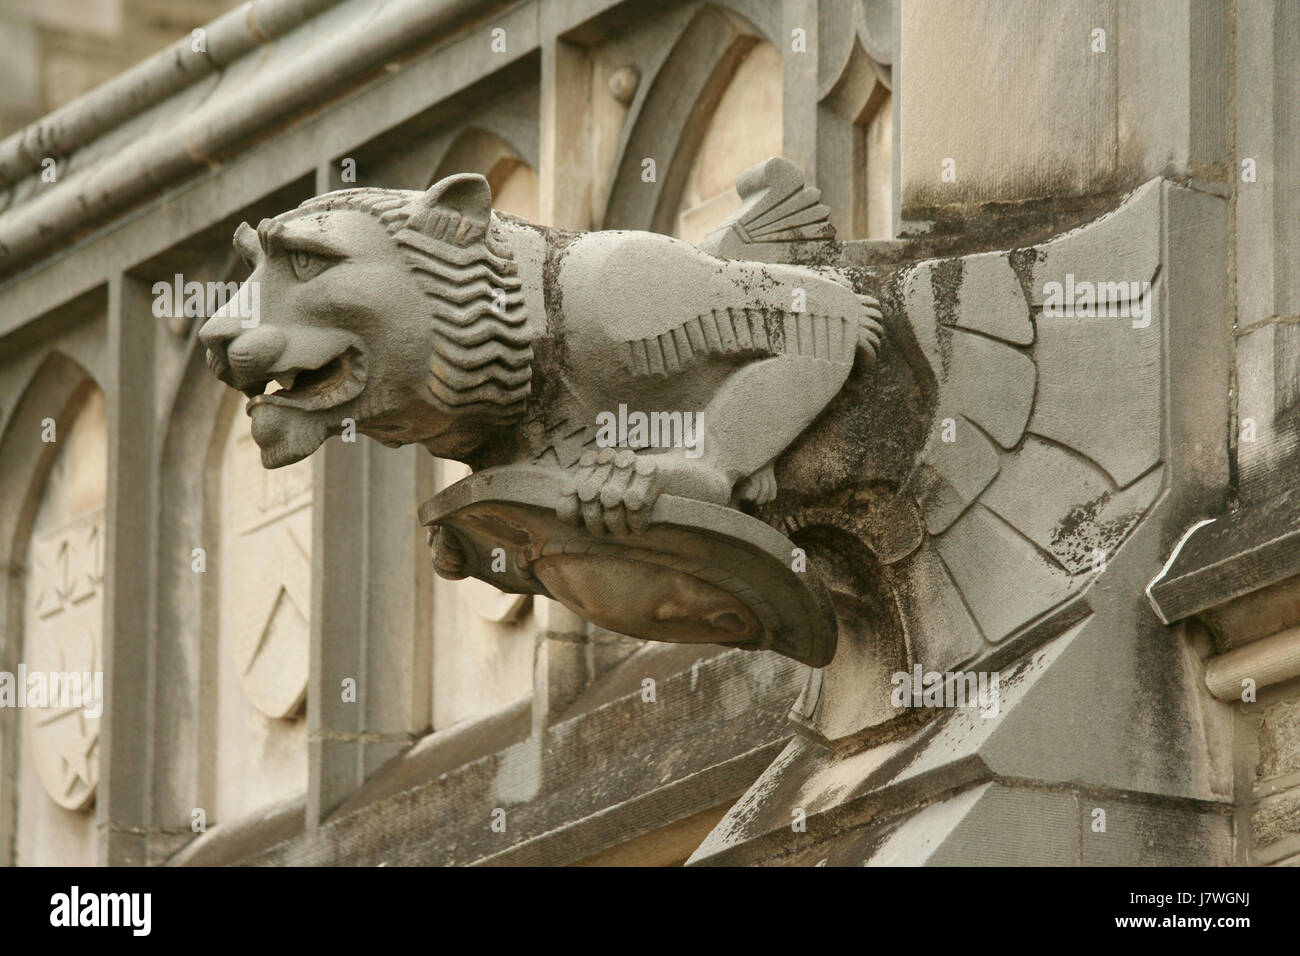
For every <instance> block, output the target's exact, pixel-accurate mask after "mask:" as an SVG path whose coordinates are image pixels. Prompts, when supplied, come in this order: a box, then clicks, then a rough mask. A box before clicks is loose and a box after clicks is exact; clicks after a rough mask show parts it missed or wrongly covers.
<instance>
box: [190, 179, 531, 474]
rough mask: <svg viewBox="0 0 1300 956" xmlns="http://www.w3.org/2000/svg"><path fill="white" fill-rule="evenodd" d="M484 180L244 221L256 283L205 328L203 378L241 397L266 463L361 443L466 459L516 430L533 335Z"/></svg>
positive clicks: (369, 195) (318, 204)
mask: <svg viewBox="0 0 1300 956" xmlns="http://www.w3.org/2000/svg"><path fill="white" fill-rule="evenodd" d="M492 229H493V226H492V192H491V190H490V189H489V187H488V183H487V180H486V179H484V178H483V177H482V176H476V175H472V174H461V175H457V176H449V177H447V178H446V179H443V180H440V181H438V182H437V183H435V184H434V185H433V186H431V187H430V188H429V189H428V190H427V191H425V192H423V193H420V192H403V191H399V190H389V189H353V190H341V191H339V192H335V193H327V194H326V195H324V196H321V197H318V198H316V199H312V200H308V201H307V202H306V203H304V204H303V205H302V206H300V207H299V208H298V209H296V210H293V211H292V212H288V213H284V214H283V215H280V216H277V217H276V218H275V219H268V220H263V221H262V223H261V224H260V225H259V226H258V227H257V229H256V231H255V230H253V229H251V228H250V227H249V226H248V224H247V223H244V224H242V225H241V226H240V227H239V230H238V231H237V232H236V233H235V245H236V247H237V248H238V249H239V251H240V253H241V254H242V255H243V256H244V259H245V260H246V261H247V262H248V265H249V267H250V268H252V270H253V274H252V275H251V276H250V277H249V279H248V281H247V282H246V283H245V284H244V286H243V287H242V288H241V289H240V295H239V297H238V298H237V299H234V300H232V301H231V302H228V303H227V304H226V305H225V307H223V308H222V309H221V310H220V311H219V312H217V313H216V314H215V315H213V317H212V318H211V319H209V320H208V321H207V322H206V323H205V324H204V326H203V328H202V329H200V330H199V338H200V339H201V340H202V342H203V344H204V345H205V346H207V349H208V355H207V358H208V365H209V366H210V367H211V368H212V371H213V372H214V373H216V375H217V377H218V378H220V379H221V380H222V381H223V382H225V383H226V384H227V385H230V386H231V387H232V388H236V389H239V390H240V391H242V392H243V393H244V394H246V395H247V396H248V398H249V401H248V414H249V416H250V417H251V418H252V420H253V439H254V440H255V441H256V442H257V444H258V445H259V446H260V447H261V449H262V464H263V465H265V466H266V467H267V468H279V467H280V466H282V465H288V464H292V463H293V462H295V461H298V460H300V459H302V458H305V457H307V456H308V455H310V454H311V453H312V452H313V451H315V450H316V449H317V448H318V447H319V446H320V444H321V442H323V441H324V440H325V439H326V438H328V437H329V436H330V435H334V434H338V433H339V432H342V431H344V430H345V428H346V426H347V425H348V424H349V423H351V424H352V425H353V426H355V429H356V430H357V431H359V432H362V433H363V434H367V435H370V436H371V437H372V438H375V439H377V440H379V441H381V442H383V443H384V444H386V445H391V446H397V445H404V444H408V443H411V442H420V443H422V444H424V446H425V447H426V448H428V449H429V450H430V451H431V452H433V453H434V454H436V455H441V456H443V457H447V458H461V459H462V460H463V459H464V456H465V455H467V454H469V453H470V452H471V451H472V450H473V449H474V448H475V447H476V446H477V445H478V444H479V443H481V442H482V441H483V440H484V439H485V428H487V427H493V426H500V425H509V424H512V423H514V422H516V421H518V420H519V419H520V417H521V416H522V415H523V413H524V410H525V405H526V402H527V400H528V397H529V395H530V392H531V379H532V357H533V352H532V344H531V343H532V336H533V332H532V331H531V330H530V328H529V324H528V320H527V315H526V313H525V310H524V308H523V292H522V288H521V282H520V279H519V276H518V274H517V269H516V267H515V264H514V261H513V258H512V254H511V252H510V249H509V247H508V246H507V245H505V244H503V242H502V241H501V240H500V239H499V238H497V237H496V236H495V234H494V233H493V232H492Z"/></svg>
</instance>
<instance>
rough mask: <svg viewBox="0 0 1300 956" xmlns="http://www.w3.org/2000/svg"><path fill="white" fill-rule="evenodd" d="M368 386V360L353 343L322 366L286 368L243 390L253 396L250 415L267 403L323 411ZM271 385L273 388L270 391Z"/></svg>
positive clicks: (250, 398)
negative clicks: (365, 359)
mask: <svg viewBox="0 0 1300 956" xmlns="http://www.w3.org/2000/svg"><path fill="white" fill-rule="evenodd" d="M365 385H366V366H365V361H364V359H363V357H362V355H361V352H360V351H358V350H357V349H355V348H353V347H351V346H349V347H348V348H346V349H344V350H343V351H342V352H340V353H339V354H338V355H336V356H334V358H332V359H330V360H329V361H328V362H326V363H325V364H324V365H321V366H320V367H318V368H291V369H286V370H284V371H281V372H277V373H276V374H275V376H274V377H273V378H268V379H266V380H265V381H262V382H254V383H252V384H250V385H248V386H246V387H245V388H243V389H241V391H242V392H243V393H244V394H245V395H247V396H248V398H249V402H248V406H247V411H248V412H249V413H250V414H251V413H252V411H253V409H254V408H256V407H257V406H259V405H263V404H265V405H281V406H283V407H286V408H298V409H302V410H303V411H319V410H321V409H325V408H333V407H334V406H335V405H342V404H343V403H344V402H348V401H351V400H352V399H354V398H356V397H357V396H358V395H360V394H361V390H362V389H363V388H365ZM268 387H272V390H271V391H269V392H268V391H267V388H268Z"/></svg>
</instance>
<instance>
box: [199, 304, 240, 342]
mask: <svg viewBox="0 0 1300 956" xmlns="http://www.w3.org/2000/svg"><path fill="white" fill-rule="evenodd" d="M242 331H244V330H243V328H242V327H241V326H240V324H239V319H238V318H237V317H236V316H233V315H229V314H227V313H226V309H225V308H224V307H223V308H221V309H219V310H218V311H216V312H214V313H213V314H212V317H211V318H210V319H208V321H206V322H204V323H203V327H202V328H200V329H199V341H200V342H202V343H203V344H204V346H205V347H206V348H208V349H209V350H211V351H220V350H221V348H222V346H224V345H225V344H226V343H227V342H229V341H230V340H231V339H233V338H235V337H236V336H238V335H239V333H240V332H242Z"/></svg>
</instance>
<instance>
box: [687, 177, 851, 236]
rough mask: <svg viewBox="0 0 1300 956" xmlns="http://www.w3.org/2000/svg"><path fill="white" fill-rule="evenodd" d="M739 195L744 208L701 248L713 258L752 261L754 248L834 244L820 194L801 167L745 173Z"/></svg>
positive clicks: (828, 219)
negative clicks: (814, 241)
mask: <svg viewBox="0 0 1300 956" xmlns="http://www.w3.org/2000/svg"><path fill="white" fill-rule="evenodd" d="M736 192H737V193H739V194H740V198H741V200H742V202H741V204H740V208H739V209H737V210H736V211H735V212H733V213H732V214H731V215H730V216H728V217H727V218H726V219H724V220H723V221H722V224H721V225H719V226H718V228H716V229H714V230H713V232H711V233H709V234H708V235H707V236H705V237H704V241H703V242H701V243H700V248H701V249H702V250H704V251H705V252H707V253H709V255H713V256H718V257H719V258H722V259H743V258H747V257H748V256H752V252H750V253H748V254H747V253H746V251H745V247H746V246H752V245H753V244H754V243H759V242H791V241H794V240H807V239H834V238H835V227H834V226H832V225H831V211H830V209H829V208H827V207H826V206H824V205H822V203H821V202H820V201H819V200H820V199H821V195H822V194H821V190H819V189H814V188H812V187H811V186H805V185H804V181H803V173H802V172H801V171H800V170H799V167H798V166H796V165H795V164H794V163H792V162H791V161H790V160H788V159H786V158H785V157H783V156H774V157H772V158H771V159H769V160H767V161H765V162H762V163H759V164H758V165H757V166H751V167H750V168H749V169H747V170H745V172H743V173H742V174H741V176H740V179H739V180H737V181H736Z"/></svg>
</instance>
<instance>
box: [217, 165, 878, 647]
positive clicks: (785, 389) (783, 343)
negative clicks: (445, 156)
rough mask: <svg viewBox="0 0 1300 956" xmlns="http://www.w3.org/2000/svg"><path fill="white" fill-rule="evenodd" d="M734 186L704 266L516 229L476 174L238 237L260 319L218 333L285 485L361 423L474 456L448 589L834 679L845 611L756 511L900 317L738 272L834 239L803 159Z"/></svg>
mask: <svg viewBox="0 0 1300 956" xmlns="http://www.w3.org/2000/svg"><path fill="white" fill-rule="evenodd" d="M738 189H739V192H740V194H741V196H742V197H743V198H744V200H745V201H744V204H743V205H742V206H741V208H740V209H739V211H738V212H737V213H736V214H734V215H733V216H732V217H731V218H730V219H728V220H727V222H726V223H725V224H724V225H723V226H722V227H721V228H719V229H718V230H717V231H716V232H715V233H713V234H712V235H711V236H709V237H708V239H707V240H706V241H705V242H704V243H702V245H701V248H699V249H697V248H695V247H694V246H691V245H689V244H688V243H685V242H682V241H680V240H678V239H673V238H670V237H668V236H664V235H660V234H656V233H648V232H632V231H607V232H593V233H585V234H579V233H570V232H563V231H559V230H554V229H547V228H543V227H540V226H536V225H533V224H532V223H528V222H524V221H522V220H519V219H516V218H514V217H511V216H507V215H502V214H500V213H496V212H494V211H493V210H492V205H491V192H490V189H489V187H488V183H487V180H486V179H484V178H483V177H482V176H478V175H470V174H463V175H456V176H451V177H448V178H446V179H443V180H441V181H439V182H437V183H435V184H434V185H433V186H432V187H431V188H430V189H429V190H427V191H425V192H419V191H399V190H389V189H347V190H341V191H338V192H332V193H329V194H326V195H323V196H319V197H317V198H315V199H312V200H309V201H308V202H305V203H304V204H303V205H301V206H300V207H299V208H298V209H296V210H293V211H291V212H288V213H284V214H283V215H280V216H277V217H276V218H275V219H272V220H264V221H263V222H262V223H261V224H260V225H259V226H258V228H257V229H256V230H254V229H252V228H251V227H250V226H248V225H247V224H246V223H245V224H243V225H241V226H240V228H239V230H238V231H237V233H236V235H235V244H236V247H237V248H238V249H239V251H240V252H241V254H242V255H243V257H244V258H245V260H246V261H247V263H248V265H249V267H250V268H251V269H252V270H253V272H252V275H251V277H250V278H249V280H248V283H247V285H248V286H249V287H252V288H255V289H256V290H257V301H258V316H257V320H256V321H255V322H253V321H249V317H248V316H247V315H245V314H243V313H242V312H241V311H240V310H239V309H238V308H231V307H230V306H228V307H227V308H226V309H223V310H222V311H220V312H218V313H217V314H215V315H214V316H213V317H212V318H211V319H210V320H209V321H208V322H207V323H206V324H205V325H204V326H203V328H202V330H201V332H200V337H201V340H202V342H203V344H204V345H205V346H206V347H207V350H208V352H207V355H208V363H209V366H210V367H211V369H212V370H213V372H215V373H216V375H217V376H218V377H219V378H221V380H222V381H224V382H226V383H227V384H229V385H230V386H232V387H234V388H237V389H239V390H241V391H243V392H244V393H245V394H246V395H248V396H249V402H248V414H249V416H250V417H251V419H252V433H253V438H254V439H255V440H256V442H257V444H258V445H259V447H260V448H261V454H262V462H263V464H264V465H265V466H266V467H267V468H276V467H280V466H283V465H287V464H290V463H292V462H295V461H298V460H300V459H302V458H304V457H306V456H307V455H309V454H311V453H312V452H313V451H314V450H315V449H316V448H317V447H318V446H319V445H320V444H321V443H322V442H323V441H324V440H325V439H326V438H327V437H329V436H330V435H334V434H338V433H339V432H340V431H341V430H342V429H343V428H344V423H345V421H347V420H351V421H352V422H353V423H354V425H355V428H356V430H357V431H359V432H361V433H363V434H366V435H369V436H370V437H372V438H375V439H377V440H378V441H380V442H382V443H384V444H386V445H389V446H393V447H396V446H399V445H404V444H408V443H413V442H418V443H420V444H422V445H423V446H424V447H425V448H427V449H428V450H429V451H430V452H432V453H433V454H435V455H438V456H440V457H444V458H451V459H456V460H459V461H462V462H465V463H467V464H469V465H470V466H471V467H472V468H473V469H474V472H475V474H474V475H472V476H471V477H470V478H468V479H466V480H465V481H463V482H461V483H460V484H459V485H457V486H455V487H453V488H451V489H448V491H446V492H444V493H443V494H442V495H439V496H438V497H437V498H435V499H434V500H433V501H432V502H430V503H428V504H427V505H426V507H425V509H423V511H422V515H421V517H422V519H423V520H425V521H426V523H428V524H429V525H431V526H433V527H436V528H437V529H438V532H437V535H436V538H435V539H434V541H433V544H434V546H435V566H436V567H437V569H438V571H439V573H441V574H443V575H444V576H447V577H453V578H457V577H464V576H466V575H473V576H475V577H479V578H481V579H483V580H486V581H489V582H490V583H493V584H495V585H497V586H498V587H501V588H503V589H505V590H509V591H517V592H534V593H540V594H547V595H549V596H552V597H554V598H556V599H557V600H559V601H561V602H562V603H564V604H566V605H567V606H569V607H570V608H572V609H573V610H575V611H576V612H578V613H579V614H582V615H583V616H585V617H587V618H588V619H590V620H592V621H595V622H596V623H599V624H602V625H605V626H607V627H610V628H611V629H613V630H617V631H620V632H623V633H628V634H632V635H635V636H639V637H644V638H648V639H657V640H669V641H702V642H717V643H727V644H734V645H737V646H746V647H772V648H774V649H777V650H780V651H782V652H784V653H786V654H788V655H790V656H792V657H795V658H797V659H799V660H802V661H805V662H807V663H813V664H824V663H826V662H827V661H828V660H829V659H830V657H831V655H832V654H833V652H834V647H835V620H834V614H833V611H832V610H831V606H830V602H829V600H828V598H827V595H826V594H825V592H824V590H823V589H822V588H821V586H820V585H819V583H818V582H816V581H815V579H812V583H811V584H809V583H808V580H809V579H807V578H806V576H804V575H803V571H804V567H803V566H802V562H801V560H800V557H799V552H798V551H797V550H796V548H795V546H794V545H793V544H792V543H790V542H789V541H787V540H786V539H784V538H783V537H782V536H781V535H780V534H778V533H775V532H774V531H773V530H772V529H771V528H770V527H768V526H765V525H763V524H762V523H761V522H759V521H757V520H756V519H754V518H751V517H748V516H747V515H745V514H743V513H742V512H741V511H739V510H736V508H735V507H733V506H741V505H745V506H750V507H754V506H762V505H766V504H768V503H770V502H771V501H773V500H774V499H775V498H776V496H777V491H778V481H777V478H776V476H775V472H774V463H775V462H776V460H777V458H778V457H779V456H780V455H781V453H782V452H783V451H785V450H786V449H787V448H788V447H789V446H790V445H791V443H792V442H794V441H795V439H796V438H798V437H799V435H800V434H801V433H803V432H804V431H805V429H807V428H808V426H809V425H810V424H812V422H813V421H814V420H815V419H816V418H817V417H818V415H820V414H821V413H822V412H823V410H824V409H825V408H826V406H827V404H828V403H829V402H830V401H831V400H832V399H833V398H834V397H835V396H836V394H837V393H839V391H840V390H841V388H842V386H843V385H844V382H845V380H846V378H847V377H848V376H849V373H850V371H851V370H852V369H853V368H854V366H855V364H857V365H860V366H869V365H871V364H872V363H874V361H875V359H876V355H877V352H878V351H879V349H880V347H881V336H882V334H883V331H884V330H883V326H882V325H881V323H880V319H881V312H880V308H879V304H878V302H877V301H876V300H875V299H874V298H873V297H871V296H870V295H867V294H863V293H859V292H856V291H855V290H854V289H853V287H852V285H851V283H850V282H849V281H848V280H847V279H846V278H844V277H843V276H840V275H836V274H834V273H830V272H827V271H818V270H814V269H811V268H806V267H801V266H794V265H769V264H762V263H756V262H745V261H739V260H738V258H737V257H738V256H742V255H743V253H744V250H745V248H746V246H747V245H750V244H752V243H755V242H769V241H780V240H789V239H816V238H822V237H825V236H827V235H828V234H830V235H833V232H831V231H830V227H829V221H828V211H827V209H826V207H825V206H822V205H820V204H819V203H818V201H817V200H818V198H819V194H818V192H817V191H816V190H814V189H809V188H806V187H805V186H804V184H803V179H802V176H801V175H800V174H799V172H798V171H797V169H796V168H795V167H794V166H793V164H791V163H790V162H789V161H788V160H784V159H779V158H778V159H773V160H770V161H768V162H766V163H764V164H761V165H759V166H756V167H754V168H753V169H751V170H750V171H749V172H747V173H746V174H745V176H744V177H743V178H742V179H741V180H740V182H739V184H738ZM235 301H236V300H232V302H235ZM243 301H245V302H247V301H248V299H247V296H245V297H244V300H243ZM272 382H275V383H278V385H279V386H280V387H279V389H278V390H276V391H272V392H269V393H268V392H267V391H266V390H267V388H268V387H269V386H270V385H271V383H272Z"/></svg>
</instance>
